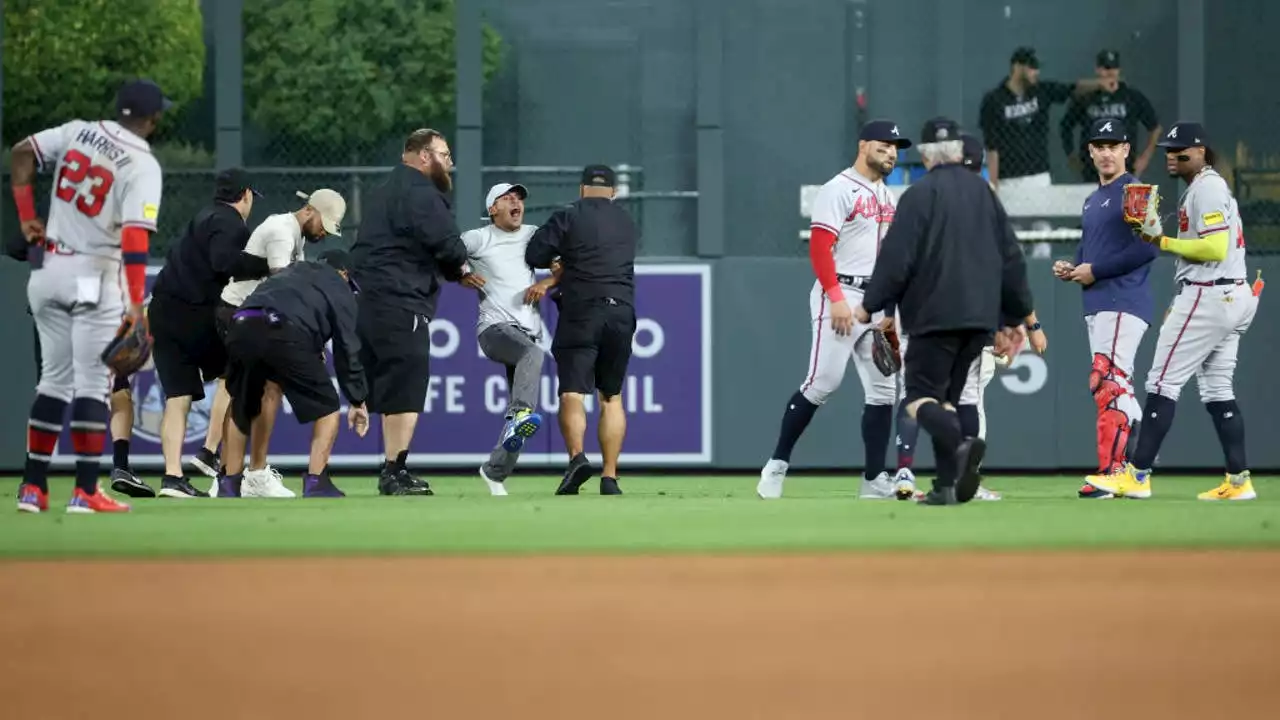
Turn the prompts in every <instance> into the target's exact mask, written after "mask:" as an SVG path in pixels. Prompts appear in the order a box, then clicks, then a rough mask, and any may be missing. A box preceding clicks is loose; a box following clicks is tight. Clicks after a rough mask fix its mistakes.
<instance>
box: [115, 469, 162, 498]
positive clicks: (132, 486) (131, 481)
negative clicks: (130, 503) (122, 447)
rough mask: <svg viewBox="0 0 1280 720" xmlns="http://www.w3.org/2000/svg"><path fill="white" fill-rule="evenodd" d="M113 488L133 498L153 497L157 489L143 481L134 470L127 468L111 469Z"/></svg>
mask: <svg viewBox="0 0 1280 720" xmlns="http://www.w3.org/2000/svg"><path fill="white" fill-rule="evenodd" d="M111 489H112V490H114V491H116V492H118V493H120V494H121V495H127V496H129V497H131V498H153V497H155V496H156V491H155V489H154V488H152V487H151V486H150V485H148V484H146V483H144V482H142V480H141V479H139V478H138V476H137V475H134V474H133V471H132V470H126V469H125V468H116V469H114V470H112V471H111Z"/></svg>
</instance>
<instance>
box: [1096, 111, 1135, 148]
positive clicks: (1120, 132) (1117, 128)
mask: <svg viewBox="0 0 1280 720" xmlns="http://www.w3.org/2000/svg"><path fill="white" fill-rule="evenodd" d="M1089 142H1091V143H1094V142H1099V143H1105V142H1111V143H1122V142H1129V133H1128V132H1126V131H1125V129H1124V123H1123V122H1122V121H1120V120H1118V119H1116V118H1105V117H1104V118H1098V119H1097V120H1094V121H1093V124H1092V125H1090V126H1089Z"/></svg>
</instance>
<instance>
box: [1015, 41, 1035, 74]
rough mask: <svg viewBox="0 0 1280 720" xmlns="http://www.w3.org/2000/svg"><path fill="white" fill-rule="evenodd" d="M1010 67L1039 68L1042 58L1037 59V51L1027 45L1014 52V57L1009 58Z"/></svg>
mask: <svg viewBox="0 0 1280 720" xmlns="http://www.w3.org/2000/svg"><path fill="white" fill-rule="evenodd" d="M1009 64H1010V65H1026V66H1027V67H1029V68H1039V67H1040V58H1038V57H1036V49H1035V48H1033V47H1028V46H1026V45H1024V46H1022V47H1020V48H1018V49H1017V50H1014V51H1013V55H1012V56H1010V57H1009Z"/></svg>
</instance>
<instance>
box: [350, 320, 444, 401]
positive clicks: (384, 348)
mask: <svg viewBox="0 0 1280 720" xmlns="http://www.w3.org/2000/svg"><path fill="white" fill-rule="evenodd" d="M359 303H360V312H359V316H358V319H357V323H356V328H357V332H358V333H359V335H360V363H361V364H362V365H364V372H365V380H366V382H367V383H368V385H369V400H368V405H367V407H368V408H369V412H371V413H377V414H380V415H401V414H404V413H420V412H422V411H423V409H424V408H425V407H426V405H427V385H428V384H429V383H430V382H431V332H430V330H428V329H427V324H428V323H427V319H426V318H424V317H422V316H421V315H417V314H416V313H414V312H413V311H412V310H406V309H404V308H401V307H396V306H393V305H388V304H386V303H383V302H379V301H376V300H369V299H364V300H360V301H359Z"/></svg>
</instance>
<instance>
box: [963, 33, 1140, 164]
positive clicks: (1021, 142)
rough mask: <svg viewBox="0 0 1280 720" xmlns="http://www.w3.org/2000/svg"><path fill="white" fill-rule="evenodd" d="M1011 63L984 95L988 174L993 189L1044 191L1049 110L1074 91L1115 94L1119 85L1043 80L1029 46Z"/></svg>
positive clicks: (1017, 52) (1107, 81) (982, 118)
mask: <svg viewBox="0 0 1280 720" xmlns="http://www.w3.org/2000/svg"><path fill="white" fill-rule="evenodd" d="M1009 65H1010V67H1009V75H1008V76H1007V77H1006V78H1005V79H1004V80H1003V81H1001V82H1000V84H999V85H997V86H996V87H994V88H992V89H991V90H989V91H988V92H987V94H986V95H983V96H982V108H981V110H980V111H979V121H978V122H979V125H980V126H981V128H982V137H983V141H984V142H985V143H986V145H987V174H988V175H989V176H990V179H991V184H992V185H993V186H995V187H1008V188H1017V187H1019V186H1023V185H1025V186H1028V187H1046V186H1048V185H1049V184H1050V180H1049V109H1050V107H1051V106H1052V105H1054V104H1055V103H1064V102H1066V101H1067V100H1068V99H1070V98H1071V96H1072V93H1076V94H1082V93H1087V92H1091V91H1094V90H1098V89H1104V90H1107V91H1109V92H1114V91H1115V89H1116V81H1115V80H1112V79H1103V78H1097V79H1086V80H1080V81H1078V82H1076V83H1075V84H1074V85H1070V84H1067V83H1062V82H1056V81H1054V80H1041V79H1040V59H1039V58H1037V57H1036V51H1035V49H1034V48H1030V47H1020V48H1018V49H1017V50H1014V51H1013V56H1012V57H1011V58H1010V59H1009ZM1011 180H1012V181H1014V182H1013V183H1012V184H1010V183H1009V181H1011Z"/></svg>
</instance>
